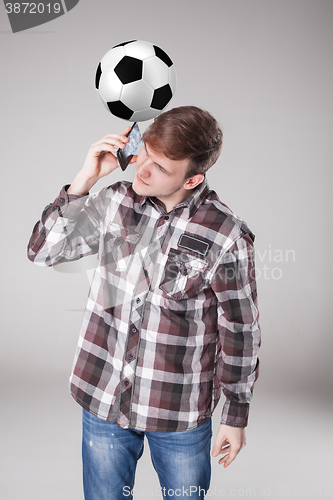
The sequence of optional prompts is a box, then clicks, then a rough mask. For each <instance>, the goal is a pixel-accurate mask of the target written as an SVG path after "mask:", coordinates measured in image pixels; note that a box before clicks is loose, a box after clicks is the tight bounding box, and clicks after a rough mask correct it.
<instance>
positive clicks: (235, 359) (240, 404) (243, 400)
mask: <svg viewBox="0 0 333 500" xmlns="http://www.w3.org/2000/svg"><path fill="white" fill-rule="evenodd" d="M253 241H254V235H253V234H252V233H251V232H249V233H246V234H245V235H242V236H241V237H239V238H238V239H237V240H236V241H234V242H233V244H232V246H231V247H230V248H229V250H228V251H227V252H225V253H224V254H223V256H222V257H221V261H220V262H218V265H217V269H216V272H215V273H214V276H213V280H212V289H213V291H214V293H215V295H216V297H217V299H218V304H217V308H218V330H219V336H218V344H217V358H216V371H215V381H214V393H215V397H216V398H218V397H219V395H220V391H221V388H222V390H223V393H224V395H225V397H226V401H225V404H224V406H223V410H222V416H221V424H226V425H230V426H232V427H246V426H247V423H248V414H249V403H250V400H251V398H252V394H253V386H254V383H255V381H256V380H257V378H258V375H259V359H258V350H259V347H260V344H261V333H260V326H259V323H258V318H259V311H258V306H257V287H256V279H255V262H254V247H253Z"/></svg>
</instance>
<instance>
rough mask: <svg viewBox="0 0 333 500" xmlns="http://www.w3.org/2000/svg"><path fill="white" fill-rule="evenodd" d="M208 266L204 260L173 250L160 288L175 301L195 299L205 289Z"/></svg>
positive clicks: (169, 255)
mask: <svg viewBox="0 0 333 500" xmlns="http://www.w3.org/2000/svg"><path fill="white" fill-rule="evenodd" d="M208 266H209V264H208V262H206V261H205V260H203V259H200V258H198V257H194V256H193V255H190V254H188V253H185V252H183V251H180V250H176V249H174V248H171V249H170V252H169V254H168V258H167V262H166V265H165V268H164V271H163V276H162V280H161V283H160V286H159V288H160V290H162V291H163V292H164V293H165V294H166V295H168V297H170V298H172V299H174V300H180V299H188V298H190V297H194V296H195V295H197V294H198V293H199V291H201V290H202V288H204V285H205V273H206V271H207V269H208Z"/></svg>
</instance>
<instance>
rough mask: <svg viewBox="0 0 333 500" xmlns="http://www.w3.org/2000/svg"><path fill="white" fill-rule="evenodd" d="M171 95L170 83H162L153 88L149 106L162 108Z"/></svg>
mask: <svg viewBox="0 0 333 500" xmlns="http://www.w3.org/2000/svg"><path fill="white" fill-rule="evenodd" d="M171 97H172V91H171V88H170V85H169V84H167V85H164V86H163V87H160V88H159V89H156V90H155V92H154V95H153V99H152V101H151V105H150V106H151V107H152V108H154V109H163V108H165V106H166V105H167V104H168V102H169V101H170V99H171Z"/></svg>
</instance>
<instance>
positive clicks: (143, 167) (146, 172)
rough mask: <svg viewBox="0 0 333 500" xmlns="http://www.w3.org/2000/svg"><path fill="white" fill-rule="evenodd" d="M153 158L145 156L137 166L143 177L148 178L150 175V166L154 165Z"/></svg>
mask: <svg viewBox="0 0 333 500" xmlns="http://www.w3.org/2000/svg"><path fill="white" fill-rule="evenodd" d="M152 163H153V162H152V161H151V159H150V158H149V157H148V158H145V159H144V161H143V162H142V163H140V164H138V166H137V172H138V173H139V174H140V175H141V177H142V178H143V179H148V177H150V168H151V165H152Z"/></svg>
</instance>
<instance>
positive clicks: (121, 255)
mask: <svg viewBox="0 0 333 500" xmlns="http://www.w3.org/2000/svg"><path fill="white" fill-rule="evenodd" d="M140 238H141V235H140V234H139V233H137V232H135V231H133V230H129V229H127V228H125V227H121V226H118V225H117V224H114V223H110V224H109V225H108V227H107V231H106V234H105V239H104V256H105V259H106V262H107V263H109V264H110V263H113V264H114V265H115V270H116V271H126V269H127V268H128V265H129V263H130V260H131V258H132V257H133V255H134V253H135V251H136V246H137V244H138V242H139V241H140Z"/></svg>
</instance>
